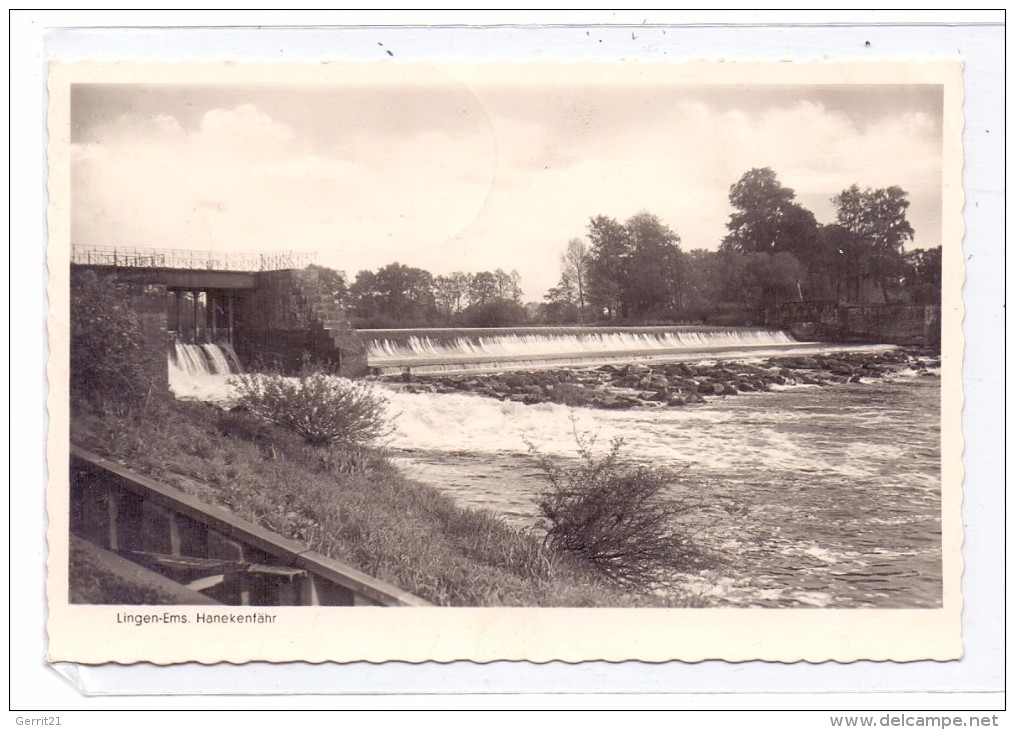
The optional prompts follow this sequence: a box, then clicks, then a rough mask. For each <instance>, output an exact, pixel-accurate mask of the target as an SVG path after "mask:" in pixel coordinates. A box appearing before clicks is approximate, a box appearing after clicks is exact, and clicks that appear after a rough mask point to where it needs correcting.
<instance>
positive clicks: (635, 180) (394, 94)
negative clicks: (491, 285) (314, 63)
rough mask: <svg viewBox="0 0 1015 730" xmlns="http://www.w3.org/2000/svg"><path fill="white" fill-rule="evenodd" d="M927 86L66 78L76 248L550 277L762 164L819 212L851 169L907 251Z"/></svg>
mask: <svg viewBox="0 0 1015 730" xmlns="http://www.w3.org/2000/svg"><path fill="white" fill-rule="evenodd" d="M941 125H942V93H941V87H940V86H933V85H908V86H903V85H897V84H890V85H889V84H885V85H878V86H875V85H849V86H845V85H842V86H827V85H824V86H815V85H807V86H801V85H794V86H779V85H751V86H748V85H714V84H713V85H703V84H694V85H690V84H689V85H680V84H658V83H652V84H648V83H646V84H641V83H638V81H637V79H632V82H631V83H616V81H615V79H611V80H609V81H604V82H597V81H596V80H594V79H591V78H590V79H589V80H583V81H581V82H577V83H575V82H569V83H558V82H556V81H555V80H554V79H553V78H547V79H546V80H544V81H542V82H540V83H514V82H512V81H511V80H510V77H503V76H501V77H498V78H491V79H490V80H489V81H483V80H482V79H480V80H478V81H477V80H476V79H470V80H469V81H468V82H464V81H461V80H459V79H455V78H450V77H448V76H446V75H436V74H435V75H432V76H430V75H427V74H426V73H421V74H416V75H415V76H414V77H413V78H412V80H411V83H409V82H408V81H406V79H405V78H398V79H392V80H391V81H390V82H371V83H351V82H350V83H332V84H292V83H290V84H278V83H265V84H252V83H244V84H231V85H225V84H166V83H160V84H155V83H149V84H76V85H74V86H73V87H72V93H71V143H72V158H71V159H72V168H71V180H72V185H71V192H72V205H71V236H72V241H73V243H75V244H79V245H116V246H119V247H143V248H183V249H194V250H207V251H215V252H233V251H235V252H251V253H267V252H274V251H288V250H294V251H301V252H316V253H317V262H318V263H319V264H322V265H325V266H330V267H332V268H336V269H339V270H342V271H345V272H347V274H348V275H349V277H350V279H351V278H353V277H355V275H356V273H357V272H358V271H359V270H361V269H371V270H375V269H377V268H379V267H381V266H384V265H386V264H389V263H392V262H395V261H397V262H399V263H402V264H405V265H409V266H417V267H420V268H424V269H427V270H428V271H431V272H432V273H434V274H445V273H450V272H451V271H480V270H493V269H497V268H501V269H504V270H505V271H509V272H510V271H511V270H517V271H518V272H519V274H520V275H521V277H522V289H523V290H524V298H525V300H527V301H539V300H541V299H542V297H543V295H544V294H545V292H546V290H547V289H548V288H550V287H552V286H554V285H555V284H556V283H557V281H558V279H559V272H560V269H559V259H560V254H561V252H562V251H563V250H564V247H565V246H566V244H567V242H568V240H569V239H571V238H574V237H581V236H583V235H584V234H585V232H586V227H587V225H588V221H589V218H591V217H592V216H596V215H606V216H609V217H612V218H616V219H618V220H621V221H623V220H625V219H627V218H628V217H630V216H632V215H634V214H636V213H639V212H641V211H648V212H650V213H653V214H655V215H656V216H658V217H659V218H660V219H661V220H662V221H663V222H664V223H665V224H666V225H668V226H669V227H670V228H671V229H673V230H674V231H675V232H676V233H677V234H678V235H679V236H680V239H681V247H682V248H683V249H684V250H691V249H696V248H705V249H712V250H714V249H716V248H718V246H719V243H720V242H721V240H722V238H723V236H724V235H725V232H726V223H727V221H728V219H729V215H730V213H731V212H732V209H731V207H730V205H729V201H728V195H729V188H730V186H731V185H732V184H734V183H735V182H736V181H737V180H738V179H739V178H740V176H741V175H743V174H744V173H745V172H747V171H748V170H750V169H751V168H754V167H770V168H772V169H773V170H774V171H775V173H776V175H777V176H778V179H779V180H780V182H781V183H782V184H783V185H784V186H787V187H789V188H791V189H793V190H794V191H796V196H797V197H796V199H797V202H799V203H800V204H801V205H803V206H804V207H806V208H808V209H809V210H811V211H812V212H813V213H814V214H815V216H816V217H817V219H818V221H819V222H821V223H829V222H832V221H833V220H834V217H835V214H834V209H833V207H832V205H831V203H830V199H831V198H832V197H833V196H834V195H836V194H837V193H838V192H840V191H841V190H843V189H845V188H846V187H848V186H850V185H852V184H854V183H855V184H857V185H859V186H860V187H861V188H866V187H872V188H879V187H887V186H890V185H898V186H900V187H902V188H903V189H904V190H906V191H907V192H908V193H909V199H910V202H911V207H910V209H909V213H908V218H909V221H910V223H911V224H912V226H913V228H914V230H915V232H916V235H915V240H914V242H913V243H912V244H911V245H910V246H909V247H914V246H915V247H930V246H937V245H939V244H940V242H941V240H940V239H941V171H942V153H941V149H942V129H941Z"/></svg>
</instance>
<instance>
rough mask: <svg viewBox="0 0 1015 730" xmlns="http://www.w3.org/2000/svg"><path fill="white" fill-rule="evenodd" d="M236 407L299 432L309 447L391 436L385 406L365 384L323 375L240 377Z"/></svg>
mask: <svg viewBox="0 0 1015 730" xmlns="http://www.w3.org/2000/svg"><path fill="white" fill-rule="evenodd" d="M230 382H231V383H232V384H233V386H234V387H235V388H236V392H237V396H238V400H237V405H238V406H240V407H242V408H245V409H246V410H247V411H249V412H250V413H252V414H254V415H255V416H258V417H259V418H263V419H264V420H265V421H269V422H270V423H274V424H277V425H279V426H282V427H283V428H287V429H290V430H292V431H295V432H296V433H298V434H299V435H300V436H302V437H303V439H304V440H305V441H306V442H307V443H310V444H314V445H317V446H321V445H324V444H331V443H343V444H350V445H354V444H355V445H362V444H367V443H370V442H372V441H375V440H377V439H380V438H383V437H384V436H387V435H388V434H389V433H390V432H391V427H390V425H389V423H388V421H387V418H386V416H385V410H386V406H387V401H386V400H385V399H384V398H383V397H382V396H380V395H378V394H377V393H376V392H375V391H374V390H373V388H371V387H370V386H369V385H368V384H367V383H364V382H356V381H352V380H347V379H345V378H339V377H336V376H334V375H326V374H324V373H311V374H309V375H303V376H300V377H285V376H283V375H263V374H258V375H239V376H236V377H235V378H232V379H231V381H230Z"/></svg>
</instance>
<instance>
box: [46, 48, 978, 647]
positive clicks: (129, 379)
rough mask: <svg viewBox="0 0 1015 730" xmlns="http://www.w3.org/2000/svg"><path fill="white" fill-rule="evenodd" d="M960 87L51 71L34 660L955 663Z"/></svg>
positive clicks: (416, 73)
mask: <svg viewBox="0 0 1015 730" xmlns="http://www.w3.org/2000/svg"><path fill="white" fill-rule="evenodd" d="M957 70H958V67H957V66H956V65H949V64H942V63H939V64H926V65H921V64H918V63H912V64H902V63H899V64H884V65H883V66H879V65H877V64H838V65H837V64H781V65H774V64H768V65H766V64H739V65H738V64H725V65H723V64H706V63H701V64H686V65H681V64H637V63H613V64H597V63H585V64H580V63H572V64H564V63H562V64H507V63H500V64H485V65H484V64H472V65H470V64H459V65H447V66H438V65H434V64H422V63H403V64H398V63H395V62H392V63H376V64H373V63H372V64H336V65H335V66H334V67H332V68H326V69H321V68H302V67H299V66H298V65H290V66H283V67H281V68H280V67H277V66H275V67H269V66H268V65H264V66H260V67H258V66H256V65H248V66H245V67H244V66H242V65H240V67H239V68H237V67H236V66H232V67H217V66H214V65H207V66H200V65H193V66H190V67H188V66H185V65H184V66H182V67H181V66H173V65H170V64H166V65H161V66H160V65H158V64H155V65H148V66H144V65H137V66H131V65H127V66H126V67H124V66H122V65H117V64H109V65H101V64H94V65H92V66H89V65H87V64H85V65H84V67H83V70H82V67H81V66H80V65H78V66H76V65H75V64H66V65H63V66H62V67H60V68H58V69H56V70H55V71H54V74H56V76H57V79H58V83H57V84H56V86H55V87H54V88H55V89H57V91H58V93H57V94H55V95H54V98H55V99H57V101H58V102H59V104H58V106H57V109H58V111H56V112H51V118H50V123H51V126H52V125H54V123H57V122H61V121H62V122H63V123H64V124H65V125H66V128H65V129H66V133H65V135H64V136H62V137H61V136H59V135H57V136H54V137H53V139H52V142H51V144H52V145H54V146H55V148H56V151H57V152H59V153H60V156H58V157H56V158H55V159H57V160H58V162H57V163H53V162H52V161H51V165H53V164H55V165H56V167H55V169H56V171H57V172H61V171H62V172H63V173H65V176H66V177H65V184H64V186H63V188H59V191H60V195H62V196H63V197H62V198H59V199H60V200H61V201H64V202H66V206H64V207H61V208H60V209H59V210H58V211H56V213H55V214H53V217H52V218H51V221H52V220H55V221H56V222H55V223H51V225H55V226H56V229H57V231H58V232H59V233H60V234H62V235H61V236H57V237H55V238H54V241H55V243H54V244H52V246H53V247H52V248H51V253H50V259H51V262H53V261H62V263H63V273H61V274H60V275H59V276H58V277H57V278H56V279H54V282H56V283H55V284H54V286H57V287H59V286H64V287H65V291H66V294H65V304H66V314H67V317H66V320H65V321H66V328H67V329H66V338H65V340H64V341H65V342H66V348H67V352H66V354H67V359H66V367H67V370H66V385H65V386H64V387H65V388H66V391H65V392H66V399H67V402H66V405H67V408H68V414H69V416H68V419H67V431H66V433H67V442H66V445H65V446H66V449H67V453H66V474H67V482H66V484H65V485H64V487H65V490H63V489H58V491H60V496H59V497H54V496H53V494H51V495H50V498H51V500H53V499H57V500H58V502H57V503H58V504H60V505H61V508H62V509H64V510H65V514H64V517H63V518H62V519H63V522H62V523H61V522H60V520H57V521H56V522H54V523H53V525H54V526H53V528H52V530H53V532H58V531H60V530H63V529H64V528H65V533H64V534H65V535H66V539H67V545H66V550H65V551H63V552H58V553H57V555H59V556H60V559H61V560H62V559H63V558H65V559H66V562H65V566H66V582H65V583H63V584H62V585H57V586H56V587H55V588H54V583H53V582H52V581H51V583H50V586H51V588H50V590H51V600H53V596H54V593H53V591H54V590H55V591H57V593H56V594H55V595H56V596H58V597H59V599H60V600H59V601H58V602H65V603H66V607H67V609H69V611H70V613H68V614H67V616H68V618H66V621H67V623H61V622H62V621H64V619H63V618H59V619H58V622H57V623H58V625H59V626H63V627H64V628H65V630H66V627H67V626H70V625H71V624H72V623H73V612H74V610H78V609H81V610H92V611H94V610H98V608H97V607H102V610H104V611H107V613H105V614H103V615H105V616H110V617H112V618H110V619H108V620H109V621H112V622H115V623H116V624H128V625H137V626H142V625H145V624H158V625H160V628H159V631H160V632H162V635H163V638H164V639H165V640H167V641H170V640H171V639H170V637H173V636H177V635H178V632H183V631H192V632H202V631H203V632H207V631H211V630H213V629H215V630H229V631H234V630H235V631H240V630H248V629H249V630H257V629H258V627H263V626H264V625H268V626H269V627H270V628H269V629H264V628H261V629H260V630H262V631H265V630H270V632H272V633H273V634H278V635H279V636H285V635H286V631H287V628H286V627H287V626H289V625H291V622H298V621H299V620H300V619H299V614H298V613H294V611H297V610H306V611H311V610H313V611H332V610H337V609H349V610H348V611H343V612H342V614H341V615H342V616H344V617H346V616H348V615H350V614H353V615H356V616H364V617H368V618H367V619H364V620H367V621H368V622H369V624H370V626H372V627H375V628H376V627H378V626H385V625H388V623H392V624H394V623H399V622H401V621H402V620H403V619H401V618H399V617H400V616H405V617H408V616H420V615H422V616H426V617H435V616H444V617H448V618H440V619H434V620H438V621H445V620H447V621H453V620H457V619H453V618H451V617H453V616H457V615H458V614H455V613H448V612H443V611H440V610H437V609H443V608H456V609H458V608H468V609H532V610H531V611H526V612H524V613H523V614H517V613H512V612H511V611H507V612H503V613H498V612H491V613H486V612H481V613H480V614H471V613H470V614H468V615H469V616H475V615H479V616H481V617H482V618H481V619H478V620H480V622H481V624H483V625H485V624H486V623H496V621H497V619H496V616H499V615H504V616H507V617H517V616H525V617H534V618H525V619H524V620H521V619H519V620H520V621H521V623H522V624H523V625H525V626H527V627H528V628H527V629H525V630H522V634H523V635H525V636H528V634H526V631H529V632H530V633H533V634H540V631H541V629H539V628H538V626H537V628H535V629H533V628H532V626H531V625H530V624H533V623H534V624H537V625H538V624H539V622H540V621H541V620H542V619H541V618H540V617H541V616H547V617H553V618H552V619H549V618H548V619H547V620H550V621H552V626H554V627H556V628H555V630H559V628H560V627H561V626H562V625H565V624H566V621H567V619H564V618H562V617H565V616H571V615H577V616H578V617H579V618H578V619H576V620H578V621H584V620H590V621H593V622H594V621H595V620H597V619H596V617H597V616H600V615H607V616H609V619H608V621H609V622H614V621H620V622H629V623H633V624H638V623H640V622H641V621H642V617H645V618H646V620H647V619H648V617H651V620H652V621H659V620H665V617H667V616H670V615H672V616H674V617H676V616H679V617H681V618H680V619H679V620H680V621H683V620H688V621H691V622H692V623H693V622H696V621H698V620H699V618H700V619H702V620H704V619H705V618H715V617H719V618H720V619H721V621H722V622H724V624H723V625H724V626H730V625H737V626H739V627H740V629H739V630H740V631H742V632H743V633H744V635H745V636H749V635H750V633H751V631H750V627H751V626H753V625H756V626H764V625H768V622H774V621H776V620H778V621H779V622H781V623H780V626H781V628H778V629H776V628H770V630H771V632H772V633H771V637H772V638H771V641H772V645H771V646H768V645H765V646H762V647H761V648H759V647H758V645H756V644H755V643H752V642H751V641H746V642H745V643H744V644H743V646H742V647H740V648H732V649H731V648H730V646H731V644H730V642H735V641H738V639H737V638H736V636H735V635H734V634H733V633H729V632H727V631H726V630H716V631H715V632H714V635H712V634H709V633H708V632H704V633H702V634H701V635H700V636H698V637H697V638H696V639H695V640H694V642H693V643H694V647H695V648H694V649H693V650H692V649H688V651H691V652H692V655H693V656H692V658H693V657H694V656H700V657H705V658H709V657H718V658H723V657H726V656H729V657H733V658H736V657H741V658H744V657H747V658H769V657H774V658H781V659H789V660H792V659H799V658H805V657H806V658H811V659H818V660H820V659H822V658H824V659H830V658H847V659H848V658H922V659H926V658H948V657H950V656H953V655H954V654H955V652H960V651H961V643H960V640H959V638H958V623H957V621H958V619H957V616H958V615H959V610H960V605H961V597H960V595H959V588H958V582H957V581H958V575H959V571H960V567H959V559H960V558H959V552H958V550H959V545H960V544H961V539H962V537H961V522H960V520H959V519H958V517H957V511H956V510H957V505H958V504H959V501H960V499H961V496H960V495H961V470H960V465H959V458H960V455H961V436H960V434H959V431H958V425H957V423H958V422H957V419H958V414H959V410H958V409H959V408H960V402H961V384H960V383H959V381H958V377H959V373H960V368H961V353H962V350H961V329H960V326H961V325H960V323H961V301H960V299H959V298H958V293H959V288H960V287H961V280H962V251H961V243H962V239H961V236H962V232H961V220H960V216H959V215H957V211H961V196H962V194H961V184H960V182H958V181H957V178H956V171H957V170H958V169H960V167H961V149H960V147H959V137H958V134H959V132H960V130H961V101H960V99H961V89H960V86H959V84H958V78H959V75H958V73H957ZM61 93H62V95H61ZM53 115H63V116H60V117H59V118H58V119H57V118H55V117H54V116H53ZM58 207H59V206H58ZM61 277H62V278H61ZM51 489H53V487H51ZM63 500H65V501H63ZM52 505H53V502H52V501H51V512H52V511H53V507H52ZM51 519H52V517H51ZM52 534H53V533H51V535H52ZM52 539H53V538H52V537H51V540H52ZM379 607H386V608H391V609H392V610H391V611H379V610H376V609H378V608H379ZM360 609H363V610H360ZM542 609H574V610H578V613H577V614H574V612H573V611H572V612H566V613H561V612H557V611H552V612H551V611H542ZM598 609H610V610H609V611H598ZM612 609H623V610H622V611H615V610H612ZM82 615H83V614H82ZM88 615H89V616H91V615H97V614H91V613H89V614H88ZM326 615H334V614H333V613H328V614H326ZM914 615H916V616H918V617H926V618H929V619H932V621H931V623H930V624H928V626H933V627H934V630H933V631H931V630H930V629H927V630H925V632H924V634H923V635H921V634H920V630H919V625H920V624H919V619H914V618H913V616H914ZM687 617H690V618H687ZM343 620H347V619H343ZM406 620H408V621H409V623H410V624H411V623H412V622H413V621H414V620H415V619H406ZM423 620H424V621H429V620H430V618H426V619H423ZM674 620H677V619H674ZM840 620H841V621H851V620H856V621H860V622H866V623H865V625H868V624H869V625H870V626H878V627H880V628H879V629H878V630H879V631H884V632H886V633H897V634H904V633H905V631H903V630H902V628H901V627H904V626H911V627H914V628H913V636H912V637H910V639H908V640H909V641H911V646H912V647H916V648H910V649H903V648H892V647H893V646H894V645H893V644H892V643H891V641H892V640H888V639H886V642H887V643H884V644H878V646H868V645H866V644H864V642H860V643H859V644H858V645H856V646H854V647H852V648H848V649H845V650H844V652H845V653H843V654H840V653H836V652H835V651H834V650H832V649H829V648H828V646H830V645H829V644H827V642H826V639H827V641H828V642H830V641H833V640H836V641H837V640H838V638H836V637H837V636H838V635H839V634H840V633H842V632H841V631H838V630H837V629H836V627H837V626H839V623H838V622H839V621H840ZM561 621H564V622H565V623H564V624H562V623H560V622H561ZM938 621H940V623H938ZM513 622H514V619H510V620H508V621H507V622H506V623H505V625H503V626H500V627H499V628H497V629H495V633H496V631H503V632H511V631H515V630H517V629H518V627H517V625H516V624H515V623H513ZM755 622H757V623H755ZM237 624H239V627H237ZM608 625H609V626H614V624H613V623H609V624H608ZM625 625H626V624H625ZM801 626H811V627H826V628H827V633H828V637H824V638H823V633H822V630H821V629H817V630H814V631H812V632H811V633H810V635H809V636H808V637H807V641H806V642H804V641H803V639H802V637H799V636H797V637H796V638H795V641H798V642H800V643H801V645H802V646H804V647H806V646H811V647H815V648H814V651H815V652H818V655H813V656H812V655H811V654H808V653H807V652H808V649H807V648H792V647H793V644H792V641H790V640H789V639H788V638H787V637H792V636H793V635H794V634H795V627H801ZM942 626H943V627H945V628H946V629H951V630H952V631H951V632H950V633H949V632H948V631H941V627H942ZM403 628H404V627H403ZM292 630H293V631H294V632H296V633H294V634H292V636H297V635H299V636H300V637H304V636H305V634H303V633H299V632H297V631H296V629H295V628H293V629H292ZM547 630H548V631H549V629H547ZM632 631H634V629H632ZM664 633H665V632H664ZM466 634H467V636H466ZM478 634H482V630H479V631H478ZM720 634H722V636H719V635H720ZM929 634H934V636H933V637H929V636H928V635H929ZM207 635H208V634H207V633H205V634H201V633H192V634H191V636H192V638H195V639H196V637H198V636H207ZM462 635H463V636H462V637H461V638H462V640H463V641H467V642H471V641H476V642H482V641H483V637H482V636H481V635H480V636H478V638H477V634H476V633H475V632H473V631H472V630H469V631H466V630H465V629H462ZM872 636H873V634H870V635H868V638H871V637H872ZM780 637H781V638H780ZM530 638H531V637H530ZM613 638H614V639H616V638H617V637H616V636H615V637H613ZM671 638H672V641H676V640H677V639H678V638H679V639H680V641H683V640H684V639H683V638H680V637H676V636H675V637H671ZM685 638H686V637H685ZM712 638H714V639H716V640H717V641H721V642H726V643H723V644H722V646H724V647H725V648H723V649H717V650H710V649H708V648H701V647H704V646H707V643H708V641H710V640H711V639H712ZM359 639H360V640H364V639H363V637H359ZM350 640H351V639H349V638H348V637H344V638H343V639H342V641H350ZM526 640H528V639H526ZM293 641H294V642H295V641H296V640H295V639H294V640H293ZM672 641H671V640H670V639H661V640H660V647H661V648H660V649H659V651H661V652H666V651H672V650H673V649H672V646H673V644H672ZM899 641H902V639H901V638H900V639H899ZM935 641H939V642H940V644H935ZM786 642H789V643H786ZM552 643H553V642H552V641H551V642H550V645H552ZM325 645H326V642H325ZM593 646H598V645H597V644H595V643H593ZM766 647H767V648H766ZM919 647H922V648H919ZM205 649H206V648H205ZM205 649H202V651H204V650H205ZM132 651H133V649H132ZM296 651H300V649H296ZM322 651H324V652H327V651H329V650H328V649H322ZM384 651H385V652H387V651H388V649H384ZM413 651H414V652H416V653H413V654H412V656H413V657H418V656H420V654H419V653H418V652H420V651H424V652H425V650H422V649H419V648H418V647H417V648H416V649H414V650H413ZM459 651H461V650H459ZM483 651H485V652H493V653H492V654H489V653H486V654H482V655H483V656H497V657H500V656H501V655H499V654H497V652H498V651H501V649H489V648H488V649H484V650H483ZM504 651H505V653H504V655H503V658H515V657H516V656H522V657H529V656H533V655H534V656H537V657H541V656H547V657H549V658H553V657H555V656H556V655H555V654H554V650H552V649H549V650H547V651H548V652H549V653H546V652H542V651H535V652H526V651H521V653H520V654H519V653H518V652H516V651H515V650H514V649H512V650H504ZM589 651H592V652H603V653H602V655H601V656H603V657H612V656H620V657H621V658H640V657H642V656H643V655H642V654H641V653H639V652H641V651H642V649H637V648H628V649H622V650H620V652H621V653H620V654H618V655H614V654H611V653H609V652H605V651H604V650H601V649H596V648H593V649H590V650H589ZM645 651H646V653H645V655H644V656H645V658H648V659H650V660H659V659H660V658H684V657H668V656H666V657H663V655H657V654H655V653H653V650H645ZM713 651H714V652H715V653H712V652H713ZM882 651H883V652H884V654H881V653H880V652H882ZM921 651H922V652H924V654H919V652H921ZM625 652H629V653H625ZM751 652H757V655H752V654H751ZM911 652H917V653H916V654H913V653H911ZM438 654H439V652H438ZM113 655H114V656H119V655H117V654H115V651H114V654H113ZM366 655H367V656H374V655H373V654H371V653H370V652H369V651H368V652H366ZM200 656H201V657H204V656H205V654H201V655H200ZM231 656H232V655H229V654H227V655H224V656H223V658H227V657H231ZM286 656H287V657H289V658H291V655H288V654H287V655H286ZM315 656H316V655H315ZM328 656H329V657H330V658H336V657H335V656H333V655H328ZM383 656H385V657H392V658H399V657H400V655H399V654H398V652H397V651H395V652H394V653H392V654H388V653H384V654H383ZM461 656H464V657H470V656H472V654H471V653H470V652H469V651H468V650H464V652H463V653H462V654H461ZM596 656H600V654H595V655H594V656H593V657H591V658H595V657H596ZM129 657H133V658H134V659H141V658H143V657H141V656H140V655H137V654H129ZM248 658H251V659H253V658H272V657H260V656H249V657H248Z"/></svg>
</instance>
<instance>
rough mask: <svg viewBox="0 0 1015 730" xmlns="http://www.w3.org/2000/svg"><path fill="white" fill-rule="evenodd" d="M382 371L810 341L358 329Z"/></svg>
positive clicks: (668, 332) (637, 332) (544, 330)
mask: <svg viewBox="0 0 1015 730" xmlns="http://www.w3.org/2000/svg"><path fill="white" fill-rule="evenodd" d="M358 334H359V336H360V337H361V338H362V339H363V341H364V344H365V346H366V351H367V363H368V365H369V366H370V367H371V370H372V371H373V372H375V373H378V374H388V373H397V372H400V371H401V372H404V371H406V370H409V371H412V372H435V371H454V370H478V369H497V368H502V367H503V368H517V369H529V368H539V367H558V366H561V365H590V364H601V363H606V362H614V361H618V360H644V359H686V358H688V357H708V356H711V355H718V354H723V355H725V356H736V355H740V354H743V355H748V356H749V355H750V354H751V353H753V352H756V351H770V350H774V351H781V350H786V349H793V348H800V347H806V346H807V345H808V343H800V342H798V341H797V340H796V339H794V338H793V337H792V336H790V335H789V334H787V333H786V332H784V331H782V330H775V329H764V328H731V327H696V326H694V327H692V326H688V327H625V328H618V327H609V328H591V327H531V328H500V329H423V330H360V331H359V332H358Z"/></svg>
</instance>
